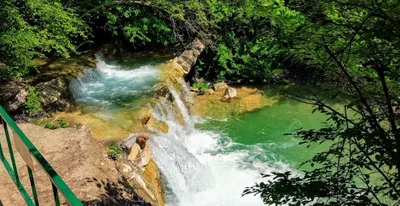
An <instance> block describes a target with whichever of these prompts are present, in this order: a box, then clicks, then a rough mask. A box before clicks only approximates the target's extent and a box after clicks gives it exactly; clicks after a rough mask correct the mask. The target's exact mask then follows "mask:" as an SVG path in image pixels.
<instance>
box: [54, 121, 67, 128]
mask: <svg viewBox="0 0 400 206" xmlns="http://www.w3.org/2000/svg"><path fill="white" fill-rule="evenodd" d="M56 121H57V123H58V125H59V126H60V127H61V128H67V127H68V126H69V124H68V122H67V121H65V120H64V119H57V120H56Z"/></svg>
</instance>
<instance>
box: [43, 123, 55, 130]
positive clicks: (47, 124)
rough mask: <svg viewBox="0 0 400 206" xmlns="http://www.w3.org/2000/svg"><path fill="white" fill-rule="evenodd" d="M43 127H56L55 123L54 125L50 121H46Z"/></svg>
mask: <svg viewBox="0 0 400 206" xmlns="http://www.w3.org/2000/svg"><path fill="white" fill-rule="evenodd" d="M44 127H45V128H47V129H57V125H55V124H54V123H51V122H49V123H46V124H45V125H44Z"/></svg>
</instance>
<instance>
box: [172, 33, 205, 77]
mask: <svg viewBox="0 0 400 206" xmlns="http://www.w3.org/2000/svg"><path fill="white" fill-rule="evenodd" d="M204 48H205V45H204V44H203V43H202V42H201V41H200V40H199V39H195V40H194V41H193V42H192V44H191V45H190V46H189V48H188V49H186V50H185V51H183V52H182V54H181V55H180V56H179V57H176V58H175V59H174V62H175V63H176V64H178V65H179V66H180V68H179V69H178V67H176V68H177V69H178V70H181V71H182V72H183V75H186V74H188V73H189V72H190V69H191V68H192V66H193V65H194V64H195V63H196V61H197V58H198V57H199V55H200V54H201V52H202V51H203V49H204Z"/></svg>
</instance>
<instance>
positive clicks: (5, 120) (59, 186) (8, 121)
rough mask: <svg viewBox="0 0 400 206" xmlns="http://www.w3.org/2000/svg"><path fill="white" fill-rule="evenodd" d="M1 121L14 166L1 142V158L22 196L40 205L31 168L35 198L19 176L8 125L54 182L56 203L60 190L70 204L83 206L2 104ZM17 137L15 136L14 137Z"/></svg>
mask: <svg viewBox="0 0 400 206" xmlns="http://www.w3.org/2000/svg"><path fill="white" fill-rule="evenodd" d="M0 122H1V123H2V124H3V128H4V134H5V136H6V141H7V146H8V150H9V151H10V159H11V163H12V167H11V166H10V163H9V162H8V161H7V159H6V158H5V156H4V153H3V149H2V146H1V143H0V160H1V161H2V162H3V165H4V167H5V168H6V170H7V171H8V173H9V175H10V176H11V178H12V180H13V181H14V183H15V184H16V186H17V188H18V190H19V192H20V193H21V195H22V197H23V198H24V199H25V202H26V203H27V204H28V205H29V206H31V205H36V206H38V205H39V200H38V196H37V193H36V186H35V182H34V177H33V173H32V170H31V168H29V166H27V169H28V175H29V180H30V183H31V188H32V196H33V199H34V200H32V198H31V197H30V196H29V194H28V192H27V191H26V189H25V188H24V186H23V185H22V184H21V181H20V179H19V176H18V171H17V166H16V163H15V158H14V152H13V149H12V145H11V140H10V134H9V130H8V127H10V128H11V129H12V130H13V131H14V132H15V133H16V134H17V135H18V136H19V137H20V138H21V141H22V142H23V143H24V144H25V146H26V147H27V148H28V150H29V153H30V155H31V156H32V157H33V158H34V159H36V161H37V163H38V164H39V165H40V166H41V167H42V169H43V171H44V172H45V173H46V174H47V175H48V176H49V178H50V180H51V182H52V188H53V194H54V201H55V205H57V206H58V205H60V199H59V197H58V191H59V192H60V193H61V194H62V195H63V196H64V197H65V199H66V200H67V201H68V203H69V204H70V205H73V206H75V205H76V206H81V205H83V204H82V202H81V201H80V200H79V199H78V198H77V197H76V195H75V194H74V193H73V192H72V191H71V189H70V188H69V187H68V186H67V185H66V184H65V182H64V181H63V180H62V178H61V177H60V176H59V175H58V174H57V172H56V171H55V170H54V169H53V167H51V165H50V164H49V163H48V162H47V160H46V159H45V158H44V157H43V156H42V154H40V152H39V151H38V150H37V149H36V147H35V146H34V145H33V144H32V142H31V141H30V140H29V139H28V137H27V136H26V135H25V134H24V133H23V132H22V131H21V129H20V128H19V127H18V126H17V124H15V122H14V121H13V120H12V118H11V117H10V116H9V115H8V114H7V112H6V111H5V110H4V109H3V107H1V106H0ZM14 138H15V137H14Z"/></svg>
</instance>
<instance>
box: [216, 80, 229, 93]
mask: <svg viewBox="0 0 400 206" xmlns="http://www.w3.org/2000/svg"><path fill="white" fill-rule="evenodd" d="M213 88H214V91H216V92H219V91H225V90H226V89H227V88H228V84H227V83H225V82H219V83H216V84H214V85H213Z"/></svg>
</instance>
